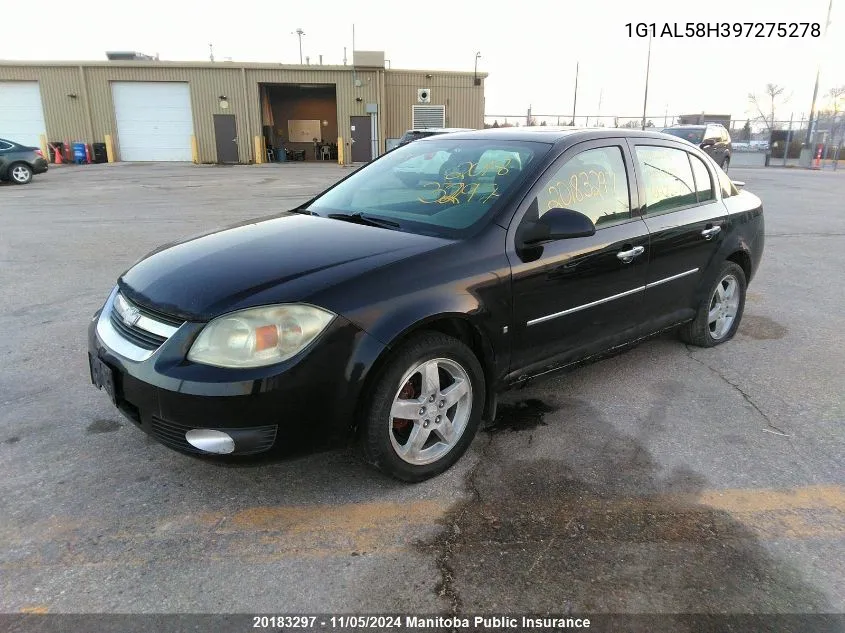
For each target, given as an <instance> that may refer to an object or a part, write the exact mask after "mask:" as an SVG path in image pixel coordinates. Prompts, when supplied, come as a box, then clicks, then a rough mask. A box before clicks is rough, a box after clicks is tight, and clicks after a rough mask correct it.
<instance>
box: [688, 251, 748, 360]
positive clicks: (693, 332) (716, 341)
mask: <svg viewBox="0 0 845 633" xmlns="http://www.w3.org/2000/svg"><path fill="white" fill-rule="evenodd" d="M716 279H717V281H715V282H714V283H713V285H712V286H710V289H709V290H708V292H707V299H706V300H705V301H702V302H701V305H700V306H699V308H698V312H697V313H696V315H695V318H694V319H693V320H692V321H690V322H689V323H685V324H684V325H682V326H681V329H680V332H679V334H680V336H681V340H683V341H684V342H686V343H689V344H691V345H697V346H698V347H714V346H716V345H720V344H722V343H724V342H725V341H729V340H730V339H732V338H733V336H734V334H736V331H737V329H738V328H739V322H740V321H741V320H742V313H743V310H744V309H745V290H746V288H747V282H746V280H745V272H744V271H743V270H742V268H741V267H740V266H739V265H738V264H735V263H734V262H731V261H726V262H725V263H724V264H722V268H721V269H720V270H719V275H718V276H717V277H716ZM731 286H733V291H732V292H730V294H729V295H728V297H725V293H726V292H729V291H730V288H731ZM720 288H721V293H720V290H719V289H720ZM720 295H721V298H720ZM731 315H732V316H731ZM724 318H727V319H728V321H724V320H720V319H724Z"/></svg>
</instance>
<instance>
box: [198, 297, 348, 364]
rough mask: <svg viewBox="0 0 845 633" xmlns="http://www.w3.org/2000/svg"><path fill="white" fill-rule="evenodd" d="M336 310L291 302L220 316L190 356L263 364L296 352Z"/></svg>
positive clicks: (204, 361) (208, 360)
mask: <svg viewBox="0 0 845 633" xmlns="http://www.w3.org/2000/svg"><path fill="white" fill-rule="evenodd" d="M334 316H335V315H334V314H332V313H331V312H328V311H326V310H321V309H320V308H315V307H314V306H308V305H299V304H288V305H276V306H264V307H261V308H250V309H248V310H241V311H239V312H232V313H230V314H227V315H224V316H222V317H218V318H217V319H214V320H213V321H211V322H210V323H209V324H208V325H206V326H205V328H204V329H203V330H202V332H200V335H199V336H198V337H197V340H196V341H194V344H193V345H192V346H191V350H190V351H189V352H188V360H190V361H193V362H195V363H202V364H204V365H216V366H217V367H262V366H264V365H272V364H273V363H278V362H281V361H283V360H287V359H288V358H291V357H292V356H295V355H296V354H298V353H299V352H301V351H302V350H303V349H305V348H306V347H307V346H308V345H309V344H310V343H311V341H313V340H314V339H315V338H317V336H318V335H319V334H320V332H322V331H323V330H324V329H325V328H326V326H327V325H328V324H329V323H331V320H332V319H333V318H334Z"/></svg>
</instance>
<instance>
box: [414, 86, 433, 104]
mask: <svg viewBox="0 0 845 633" xmlns="http://www.w3.org/2000/svg"><path fill="white" fill-rule="evenodd" d="M417 101H418V102H419V103H431V88H417Z"/></svg>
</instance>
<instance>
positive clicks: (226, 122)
mask: <svg viewBox="0 0 845 633" xmlns="http://www.w3.org/2000/svg"><path fill="white" fill-rule="evenodd" d="M214 140H215V142H216V143H217V162H218V163H237V162H239V160H238V129H237V127H236V125H235V115H234V114H215V115H214Z"/></svg>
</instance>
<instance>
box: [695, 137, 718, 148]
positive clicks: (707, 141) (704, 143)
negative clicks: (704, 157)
mask: <svg viewBox="0 0 845 633" xmlns="http://www.w3.org/2000/svg"><path fill="white" fill-rule="evenodd" d="M715 144H716V139H715V138H706V139H704V140H703V141H701V145H699V147H700V148H701V149H704V148H705V147H710V146H711V145H715Z"/></svg>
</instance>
